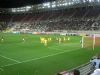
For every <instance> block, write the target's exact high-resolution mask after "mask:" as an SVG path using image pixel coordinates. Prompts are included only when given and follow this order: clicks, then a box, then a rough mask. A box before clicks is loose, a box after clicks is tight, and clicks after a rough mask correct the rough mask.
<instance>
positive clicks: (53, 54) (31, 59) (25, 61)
mask: <svg viewBox="0 0 100 75" xmlns="http://www.w3.org/2000/svg"><path fill="white" fill-rule="evenodd" d="M80 49H81V48H77V49H72V50H67V51H63V52H58V53H55V54H51V55H47V56H43V57H39V58H34V59H30V60H26V61H22V62H18V63H15V64H8V65H4V66H1V67H7V66H12V65H16V64H20V63H26V62H31V61H34V60H39V59H43V58H47V57H52V56H55V55H59V54H63V53H66V52H72V51H76V50H80Z"/></svg>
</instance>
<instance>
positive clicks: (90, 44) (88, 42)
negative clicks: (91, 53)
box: [82, 34, 100, 50]
mask: <svg viewBox="0 0 100 75" xmlns="http://www.w3.org/2000/svg"><path fill="white" fill-rule="evenodd" d="M97 46H100V34H92V35H89V36H82V48H92V49H93V50H94V49H95V47H97Z"/></svg>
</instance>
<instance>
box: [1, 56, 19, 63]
mask: <svg viewBox="0 0 100 75" xmlns="http://www.w3.org/2000/svg"><path fill="white" fill-rule="evenodd" d="M0 56H1V57H3V58H6V59H8V60H11V61H14V62H16V63H20V61H18V60H15V59H12V58H9V57H6V56H4V55H0Z"/></svg>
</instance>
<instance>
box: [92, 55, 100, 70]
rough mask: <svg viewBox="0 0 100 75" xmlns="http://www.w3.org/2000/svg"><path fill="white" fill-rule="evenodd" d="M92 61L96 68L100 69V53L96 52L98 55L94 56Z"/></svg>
mask: <svg viewBox="0 0 100 75" xmlns="http://www.w3.org/2000/svg"><path fill="white" fill-rule="evenodd" d="M90 62H91V63H92V65H93V67H94V70H95V69H99V68H100V55H99V54H96V56H94V57H93V58H92V59H91V60H90Z"/></svg>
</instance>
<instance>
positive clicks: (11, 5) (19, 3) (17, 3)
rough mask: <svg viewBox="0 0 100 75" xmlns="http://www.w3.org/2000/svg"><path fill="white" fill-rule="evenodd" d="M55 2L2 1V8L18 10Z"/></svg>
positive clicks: (36, 0)
mask: <svg viewBox="0 0 100 75" xmlns="http://www.w3.org/2000/svg"><path fill="white" fill-rule="evenodd" d="M50 1H54V0H0V8H16V7H21V6H26V5H34V4H41V3H44V2H50Z"/></svg>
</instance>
